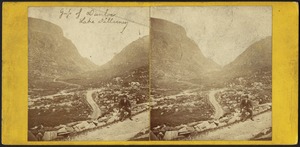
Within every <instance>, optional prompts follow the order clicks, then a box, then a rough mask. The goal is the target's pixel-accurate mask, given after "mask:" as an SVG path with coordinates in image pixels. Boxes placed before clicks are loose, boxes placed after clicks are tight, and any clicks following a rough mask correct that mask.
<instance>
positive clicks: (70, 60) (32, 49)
mask: <svg viewBox="0 0 300 147" xmlns="http://www.w3.org/2000/svg"><path fill="white" fill-rule="evenodd" d="M28 35H29V42H28V48H29V50H28V65H29V66H28V67H29V73H28V74H29V87H30V88H34V87H37V88H41V87H39V86H38V85H39V84H41V83H44V82H50V81H52V80H53V79H54V78H56V77H61V76H66V75H72V74H76V73H81V72H85V71H89V70H93V69H95V68H97V67H98V66H97V65H95V64H94V63H92V62H91V61H90V60H88V59H87V58H83V57H82V56H81V55H80V54H79V52H78V50H77V48H76V47H75V45H74V44H73V43H72V41H71V40H69V39H67V38H66V37H64V36H63V30H62V29H61V28H60V27H59V26H57V25H55V24H53V23H51V22H48V21H45V20H42V19H36V18H28ZM45 86H46V85H45Z"/></svg>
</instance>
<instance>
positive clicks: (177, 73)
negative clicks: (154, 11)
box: [150, 18, 220, 84]
mask: <svg viewBox="0 0 300 147" xmlns="http://www.w3.org/2000/svg"><path fill="white" fill-rule="evenodd" d="M150 36H151V70H150V71H151V77H153V79H152V81H153V83H154V84H158V83H161V82H162V81H166V79H167V81H168V82H170V81H171V80H178V79H180V80H188V79H192V78H196V77H198V76H200V75H201V74H203V73H205V72H209V71H215V70H218V69H219V68H220V67H219V65H218V64H216V63H215V62H214V61H212V60H211V59H208V58H206V57H205V56H204V55H203V54H202V52H201V50H200V49H199V47H198V45H197V44H196V43H195V42H194V41H193V40H191V39H190V38H188V37H187V36H186V31H185V29H184V28H183V27H182V26H180V25H177V24H175V23H172V22H169V21H166V20H163V19H157V18H151V31H150Z"/></svg>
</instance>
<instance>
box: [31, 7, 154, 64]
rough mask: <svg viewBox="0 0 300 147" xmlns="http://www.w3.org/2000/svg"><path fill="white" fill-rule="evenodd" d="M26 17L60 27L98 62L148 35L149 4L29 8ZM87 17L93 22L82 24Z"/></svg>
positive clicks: (110, 57) (83, 53) (106, 60)
mask: <svg viewBox="0 0 300 147" xmlns="http://www.w3.org/2000/svg"><path fill="white" fill-rule="evenodd" d="M81 8H82V9H81ZM62 14H63V15H62ZM28 16H29V17H34V18H40V19H43V20H46V21H50V22H52V23H54V24H56V25H58V26H60V27H61V28H62V29H63V32H64V36H65V37H66V38H68V39H70V40H71V41H72V42H73V43H74V44H75V46H76V47H77V49H78V51H79V53H80V54H81V55H82V56H83V57H87V58H89V59H90V60H91V61H93V62H94V63H96V64H98V65H102V64H104V63H106V62H108V61H109V60H110V59H112V57H113V56H114V55H115V54H116V53H119V52H120V51H121V50H122V49H123V48H124V47H126V46H127V45H128V44H130V43H131V42H132V41H134V40H137V39H138V38H139V37H143V36H145V35H148V34H149V7H30V8H28ZM77 17H78V18H77ZM89 18H91V21H92V20H93V21H94V22H95V23H85V24H84V23H82V22H84V21H85V22H88V19H89ZM105 18H107V20H105ZM109 18H112V20H111V21H110V20H108V19H109ZM102 19H103V20H102ZM81 20H82V21H81ZM108 21H110V22H111V23H104V22H108ZM99 22H100V23H99ZM112 22H113V23H112ZM126 25H127V26H126ZM124 28H125V29H124ZM121 32H122V33H121Z"/></svg>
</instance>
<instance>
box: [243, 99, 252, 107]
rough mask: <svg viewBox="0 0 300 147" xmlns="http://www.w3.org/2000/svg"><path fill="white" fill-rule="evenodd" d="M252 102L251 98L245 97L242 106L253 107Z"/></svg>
mask: <svg viewBox="0 0 300 147" xmlns="http://www.w3.org/2000/svg"><path fill="white" fill-rule="evenodd" d="M252 106H253V105H252V102H251V100H247V101H246V99H243V100H242V102H241V108H242V109H243V108H246V109H249V108H252Z"/></svg>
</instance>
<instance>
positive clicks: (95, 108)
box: [53, 77, 101, 119]
mask: <svg viewBox="0 0 300 147" xmlns="http://www.w3.org/2000/svg"><path fill="white" fill-rule="evenodd" d="M58 78H59V77H56V78H54V79H53V82H57V83H62V84H66V85H69V86H76V88H71V89H68V90H74V89H79V88H80V87H81V85H78V84H72V83H68V82H65V81H58V80H57V79H58ZM98 90H99V89H93V90H88V91H87V93H86V100H87V102H88V103H89V105H90V106H91V107H92V109H93V112H92V114H91V116H90V118H91V119H97V118H98V117H99V116H100V115H101V110H100V109H99V107H98V105H97V104H96V102H95V101H94V100H93V97H92V94H93V93H94V92H95V91H98ZM65 91H67V90H63V91H60V93H65Z"/></svg>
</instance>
